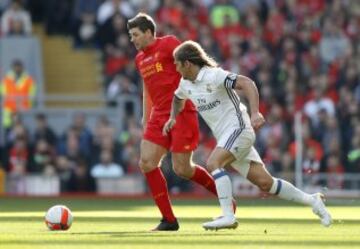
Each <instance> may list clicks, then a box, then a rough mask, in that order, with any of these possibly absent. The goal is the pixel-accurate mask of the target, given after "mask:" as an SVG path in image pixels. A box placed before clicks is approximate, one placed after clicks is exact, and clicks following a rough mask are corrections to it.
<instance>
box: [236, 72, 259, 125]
mask: <svg viewBox="0 0 360 249" xmlns="http://www.w3.org/2000/svg"><path fill="white" fill-rule="evenodd" d="M234 88H235V89H237V90H242V91H243V92H244V94H245V96H246V98H247V99H248V101H249V105H250V117H251V125H252V127H253V128H254V129H255V130H258V129H259V128H260V127H261V126H263V125H264V123H265V119H264V117H263V115H262V114H261V113H260V112H259V92H258V89H257V87H256V85H255V83H254V81H252V80H251V79H250V78H248V77H246V76H243V75H238V76H237V79H236V84H235V87H234Z"/></svg>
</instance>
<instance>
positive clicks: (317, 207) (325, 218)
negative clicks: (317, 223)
mask: <svg viewBox="0 0 360 249" xmlns="http://www.w3.org/2000/svg"><path fill="white" fill-rule="evenodd" d="M312 196H313V198H314V199H315V202H314V204H313V209H312V210H313V213H314V214H316V215H317V216H319V218H320V220H321V224H322V225H323V226H325V227H328V226H330V225H331V223H332V219H331V215H330V213H329V212H328V211H327V210H326V207H325V204H324V200H325V197H324V195H323V194H322V193H316V194H313V195H312Z"/></svg>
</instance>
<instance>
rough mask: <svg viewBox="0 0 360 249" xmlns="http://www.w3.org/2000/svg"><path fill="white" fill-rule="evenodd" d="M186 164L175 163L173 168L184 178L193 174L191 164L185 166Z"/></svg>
mask: <svg viewBox="0 0 360 249" xmlns="http://www.w3.org/2000/svg"><path fill="white" fill-rule="evenodd" d="M184 166H185V165H178V164H173V170H174V172H175V174H176V175H178V176H180V177H182V178H186V179H189V178H191V177H192V175H193V169H192V167H191V166H190V165H189V166H186V167H184Z"/></svg>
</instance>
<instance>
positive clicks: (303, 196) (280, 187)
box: [269, 178, 314, 206]
mask: <svg viewBox="0 0 360 249" xmlns="http://www.w3.org/2000/svg"><path fill="white" fill-rule="evenodd" d="M273 180H274V182H273V185H272V186H271V189H270V191H269V193H270V194H274V195H277V196H279V198H281V199H284V200H289V201H295V202H298V203H302V204H305V205H309V206H312V205H313V203H314V198H313V197H312V195H309V194H307V193H305V192H303V191H301V190H300V189H298V188H296V187H295V186H294V185H292V184H291V183H290V182H287V181H285V180H282V179H277V178H273Z"/></svg>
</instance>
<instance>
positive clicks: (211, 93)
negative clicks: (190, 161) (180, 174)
mask: <svg viewBox="0 0 360 249" xmlns="http://www.w3.org/2000/svg"><path fill="white" fill-rule="evenodd" d="M173 55H174V61H175V65H176V70H177V71H178V72H179V73H180V74H181V75H182V78H181V80H180V84H179V87H178V88H177V90H176V91H175V93H174V94H175V96H174V98H173V102H172V108H171V114H170V117H169V120H168V121H167V122H166V123H165V125H164V127H163V134H164V135H166V134H167V133H168V132H169V131H170V130H171V129H172V128H173V127H174V126H176V116H177V115H178V114H179V113H180V112H181V111H182V108H183V107H184V104H185V101H186V100H187V99H190V100H191V101H192V102H193V103H194V105H195V106H196V107H197V110H198V112H199V114H200V115H201V116H202V118H203V119H204V120H205V122H206V123H207V125H208V126H209V127H210V129H211V131H212V132H213V134H214V136H215V138H216V140H217V145H216V147H215V149H214V150H213V151H212V153H211V155H210V157H209V159H208V162H207V168H208V170H209V171H210V172H211V174H212V176H213V178H214V180H215V185H216V190H217V193H218V198H219V202H220V206H221V209H222V216H220V217H219V218H216V219H215V220H212V221H210V222H206V223H204V224H203V227H204V228H205V229H206V230H208V229H210V230H218V229H228V228H236V227H237V226H238V222H237V220H236V218H235V215H234V212H233V209H232V198H233V196H232V184H231V180H230V177H229V176H228V174H227V172H226V169H225V167H226V166H228V165H231V166H232V167H233V168H234V169H236V170H237V171H238V172H239V173H240V174H241V175H242V176H244V177H246V178H247V179H248V180H249V181H250V182H252V183H253V184H255V185H256V186H258V187H259V188H260V189H261V190H262V191H264V192H269V193H270V194H274V195H277V196H278V197H280V198H282V199H285V200H291V201H295V202H298V203H302V204H305V205H308V206H311V207H312V208H313V212H314V213H315V214H316V215H318V216H319V218H320V220H321V223H322V224H323V225H324V226H329V225H330V224H331V216H330V214H329V212H328V211H327V210H326V208H325V205H324V202H323V197H324V196H323V194H321V193H316V194H312V195H311V194H307V193H305V192H303V191H301V190H300V189H298V188H296V187H295V186H293V185H292V184H291V183H289V182H287V181H285V180H283V179H276V178H273V177H272V176H271V175H270V174H269V172H268V171H267V170H266V168H265V165H264V163H263V161H262V160H261V158H260V156H259V154H258V152H257V151H256V149H255V148H254V146H253V145H254V142H255V137H256V135H255V131H256V130H258V129H259V128H260V127H261V126H263V124H264V123H265V119H264V117H263V115H262V114H261V113H260V112H259V94H258V89H257V87H256V85H255V83H254V82H253V81H252V80H251V79H249V78H247V77H245V76H242V75H236V74H234V73H230V72H228V71H225V70H223V69H222V68H220V67H217V64H216V62H215V61H214V60H213V59H211V58H210V57H209V56H208V55H207V54H206V53H205V51H204V50H203V48H202V47H201V46H200V45H199V44H198V43H196V42H193V41H186V42H184V43H182V44H180V45H179V46H178V47H177V48H176V49H175V50H174V53H173ZM235 90H242V91H243V93H244V95H245V97H246V98H247V100H248V102H249V106H250V116H249V115H248V113H247V108H246V106H245V105H244V104H242V103H241V102H240V99H239V96H238V95H237V93H236V91H235Z"/></svg>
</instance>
